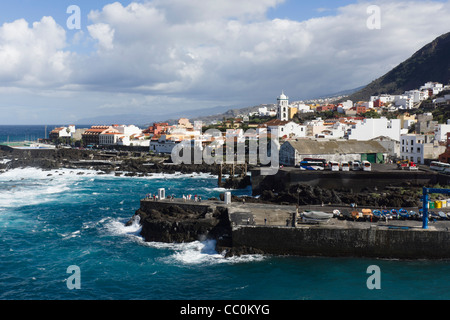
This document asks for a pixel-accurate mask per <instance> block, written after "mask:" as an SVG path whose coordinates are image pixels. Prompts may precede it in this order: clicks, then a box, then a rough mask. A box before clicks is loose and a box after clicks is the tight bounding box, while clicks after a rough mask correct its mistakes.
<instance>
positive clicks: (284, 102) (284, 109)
mask: <svg viewBox="0 0 450 320" xmlns="http://www.w3.org/2000/svg"><path fill="white" fill-rule="evenodd" d="M277 108H278V113H277V118H278V120H281V121H288V120H289V98H288V97H287V96H286V95H285V94H284V92H282V93H281V95H280V96H279V97H278V99H277Z"/></svg>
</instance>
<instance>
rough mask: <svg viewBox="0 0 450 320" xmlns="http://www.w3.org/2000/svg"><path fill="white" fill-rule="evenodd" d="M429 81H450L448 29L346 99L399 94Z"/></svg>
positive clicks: (365, 98)
mask: <svg viewBox="0 0 450 320" xmlns="http://www.w3.org/2000/svg"><path fill="white" fill-rule="evenodd" d="M429 81H433V82H440V83H443V84H447V83H448V82H449V81H450V32H449V33H446V34H444V35H442V36H440V37H438V38H436V39H435V40H434V41H433V42H431V43H429V44H427V45H426V46H424V47H423V48H422V49H420V50H419V51H417V52H416V53H415V54H414V55H413V56H412V57H411V58H409V59H408V60H406V61H404V62H403V63H401V64H400V65H398V66H397V67H395V68H394V69H392V70H391V71H390V72H388V73H387V74H385V75H384V76H382V77H381V78H378V79H376V80H375V81H373V82H372V83H370V84H369V85H368V86H366V87H364V88H363V89H362V90H360V91H358V92H356V93H354V94H352V95H350V96H349V97H348V99H350V100H352V101H367V100H369V99H370V97H371V96H374V95H378V94H382V93H387V94H402V93H404V92H405V91H408V90H413V89H417V88H419V87H421V86H423V84H424V83H426V82H429Z"/></svg>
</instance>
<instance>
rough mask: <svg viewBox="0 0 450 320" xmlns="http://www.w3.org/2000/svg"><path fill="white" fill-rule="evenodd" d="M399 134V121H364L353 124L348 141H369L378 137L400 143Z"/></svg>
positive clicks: (381, 119)
mask: <svg viewBox="0 0 450 320" xmlns="http://www.w3.org/2000/svg"><path fill="white" fill-rule="evenodd" d="M400 134H401V123H400V119H392V120H388V119H387V118H384V117H383V118H380V119H365V120H363V121H362V122H359V123H357V124H355V125H354V126H353V127H352V128H351V129H350V131H349V135H348V139H349V140H358V141H369V140H372V139H374V138H376V137H379V136H385V137H389V138H391V139H393V140H396V141H400Z"/></svg>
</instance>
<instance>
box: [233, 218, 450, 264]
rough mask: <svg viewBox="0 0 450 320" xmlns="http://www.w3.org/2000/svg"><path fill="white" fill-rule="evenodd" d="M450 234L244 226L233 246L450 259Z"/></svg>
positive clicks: (287, 252) (334, 254)
mask: <svg viewBox="0 0 450 320" xmlns="http://www.w3.org/2000/svg"><path fill="white" fill-rule="evenodd" d="M449 241H450V233H449V232H447V231H429V230H396V229H387V228H385V229H380V228H376V227H375V228H369V229H351V228H348V229H335V228H327V227H326V226H323V227H313V228H273V227H269V228H267V227H253V228H252V227H241V228H236V229H234V230H233V231H232V243H233V247H251V248H255V249H258V250H261V251H263V252H265V253H266V254H274V255H280V254H281V255H295V256H328V257H367V258H386V259H450V246H449V245H448V243H449Z"/></svg>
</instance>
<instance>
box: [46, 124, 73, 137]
mask: <svg viewBox="0 0 450 320" xmlns="http://www.w3.org/2000/svg"><path fill="white" fill-rule="evenodd" d="M75 131H76V130H75V126H74V125H70V126H67V127H60V128H55V129H53V130H52V131H51V132H50V134H49V138H50V139H51V140H57V139H58V138H73V134H74V133H75Z"/></svg>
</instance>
